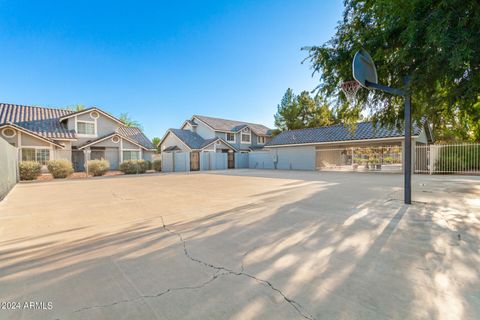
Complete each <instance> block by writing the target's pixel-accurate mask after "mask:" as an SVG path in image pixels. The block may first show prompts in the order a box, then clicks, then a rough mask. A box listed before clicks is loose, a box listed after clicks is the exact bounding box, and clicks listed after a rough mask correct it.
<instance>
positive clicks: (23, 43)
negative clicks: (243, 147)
mask: <svg viewBox="0 0 480 320" xmlns="http://www.w3.org/2000/svg"><path fill="white" fill-rule="evenodd" d="M342 9H343V1H318V0H316V1H314V0H312V1H310V0H308V1H307V0H306V1H279V0H277V1H260V0H259V1H123V2H118V1H111V2H109V1H75V2H73V1H21V0H19V1H2V0H0V43H1V45H2V50H0V70H1V72H2V77H0V102H5V103H16V104H26V105H42V106H50V107H64V106H69V105H74V104H84V105H86V106H93V105H95V106H98V107H100V108H102V109H104V110H106V111H108V112H110V113H112V114H114V115H117V116H118V115H119V114H120V113H122V112H128V113H129V114H130V116H131V117H132V118H134V119H135V120H138V121H140V122H141V123H142V125H143V128H144V130H145V132H146V134H147V135H148V136H149V137H153V136H159V137H161V136H162V135H163V134H164V132H165V130H166V129H168V128H170V127H179V126H180V125H181V124H182V122H183V121H184V120H185V119H186V118H189V117H190V116H191V115H193V114H202V115H209V116H217V117H223V118H228V119H238V120H243V121H250V122H257V123H263V124H265V125H267V126H273V114H274V113H275V111H276V107H277V104H278V103H279V101H280V99H281V98H282V95H283V94H284V92H285V90H286V89H287V88H288V87H291V88H293V89H294V91H295V92H296V93H298V92H299V91H301V90H304V89H307V90H311V89H313V88H314V87H315V86H316V85H317V84H318V75H317V76H315V77H314V78H312V77H311V70H310V69H309V65H308V64H303V65H302V64H301V61H302V60H303V59H304V58H305V56H306V52H304V51H300V48H301V47H302V46H308V45H318V44H322V43H323V42H325V41H327V40H328V39H330V38H331V36H332V35H333V33H334V31H335V26H336V23H337V21H338V20H340V19H341V13H342Z"/></svg>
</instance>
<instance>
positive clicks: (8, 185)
mask: <svg viewBox="0 0 480 320" xmlns="http://www.w3.org/2000/svg"><path fill="white" fill-rule="evenodd" d="M18 179H19V177H18V151H17V148H15V147H13V146H11V145H10V144H9V143H8V142H7V141H5V140H3V139H1V138H0V200H2V199H3V198H4V197H5V196H6V195H7V193H8V192H9V191H10V190H11V189H12V188H13V186H15V184H16V183H17V182H18Z"/></svg>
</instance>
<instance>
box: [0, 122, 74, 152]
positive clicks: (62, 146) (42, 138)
mask: <svg viewBox="0 0 480 320" xmlns="http://www.w3.org/2000/svg"><path fill="white" fill-rule="evenodd" d="M3 128H13V129H16V130H18V131H20V132H23V133H26V134H28V135H31V136H33V137H35V138H37V139H39V140H42V141H45V142H48V143H51V144H53V145H55V146H57V147H59V148H62V149H64V148H65V146H64V145H62V144H60V143H57V142H55V141H53V140H51V139H48V138H45V137H43V136H41V135H39V134H38V133H36V132H33V131H30V130H28V129H25V128H24V127H20V126H18V125H16V124H14V123H4V124H0V129H3Z"/></svg>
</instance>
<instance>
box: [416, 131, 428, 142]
mask: <svg viewBox="0 0 480 320" xmlns="http://www.w3.org/2000/svg"><path fill="white" fill-rule="evenodd" d="M415 142H416V143H417V144H428V138H427V133H426V132H425V130H422V132H421V133H420V135H419V136H418V138H416V139H415Z"/></svg>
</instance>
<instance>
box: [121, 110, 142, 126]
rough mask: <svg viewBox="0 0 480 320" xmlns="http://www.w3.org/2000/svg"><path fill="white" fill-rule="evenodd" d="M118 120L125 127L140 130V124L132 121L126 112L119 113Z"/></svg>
mask: <svg viewBox="0 0 480 320" xmlns="http://www.w3.org/2000/svg"><path fill="white" fill-rule="evenodd" d="M118 119H119V120H120V121H121V122H122V123H123V124H124V125H125V126H126V127H136V128H140V129H141V128H142V125H141V124H140V122H138V121H136V120H133V119H132V118H131V117H130V115H129V114H128V113H127V112H124V113H120V116H119V117H118Z"/></svg>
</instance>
